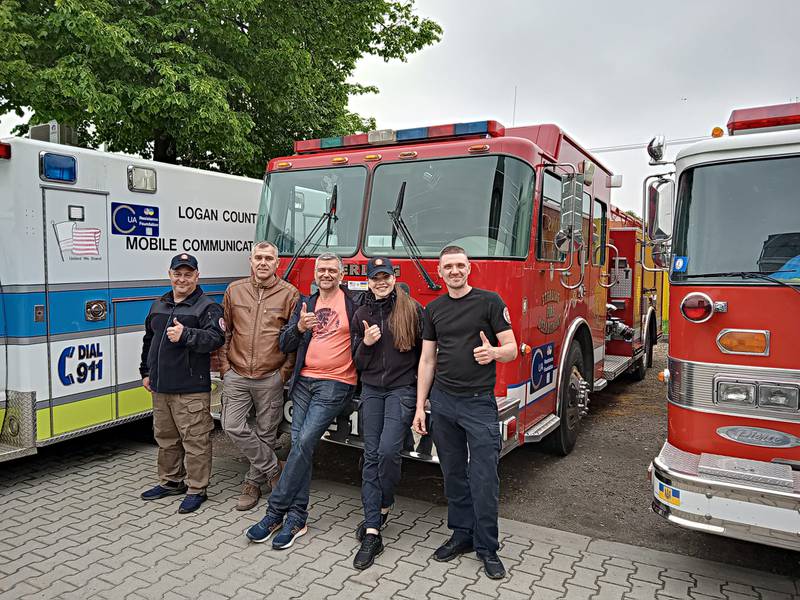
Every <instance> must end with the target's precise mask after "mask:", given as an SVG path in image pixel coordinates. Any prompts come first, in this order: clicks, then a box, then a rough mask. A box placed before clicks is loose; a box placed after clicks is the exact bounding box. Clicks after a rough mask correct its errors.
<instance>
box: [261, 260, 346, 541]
mask: <svg viewBox="0 0 800 600" xmlns="http://www.w3.org/2000/svg"><path fill="white" fill-rule="evenodd" d="M342 277H343V272H342V261H341V259H340V258H339V257H338V256H336V255H335V254H331V253H324V254H321V255H320V256H318V257H317V259H316V261H315V264H314V281H315V282H316V284H317V287H318V288H319V291H318V292H316V293H315V294H312V295H311V296H310V297H305V296H303V297H301V298H300V301H299V302H298V303H297V308H296V309H295V312H294V314H293V315H292V318H291V319H289V322H288V323H287V324H286V325H284V326H283V327H282V328H281V338H280V349H281V352H284V353H287V354H288V353H290V352H297V360H296V361H295V365H294V374H293V375H292V378H291V380H290V381H289V397H290V398H291V400H292V450H291V452H290V453H289V457H288V458H287V460H286V466H285V467H284V468H283V473H282V474H281V478H280V480H279V481H278V485H277V486H276V487H275V488H274V489H273V490H272V493H271V494H270V496H269V506H268V507H267V515H266V516H265V517H264V518H263V519H261V521H259V522H258V523H256V524H255V525H253V526H252V527H251V528H250V529H248V530H247V534H246V535H247V537H248V539H250V540H251V541H253V542H257V543H261V542H266V541H267V540H268V539H270V538H271V537H272V536H273V534H274V535H275V537H274V539H273V540H272V547H273V548H274V549H276V550H283V549H286V548H289V547H290V546H291V545H292V544H293V543H294V541H295V540H296V539H297V538H298V537H300V536H301V535H304V534H305V533H306V531H307V527H306V520H307V519H308V502H309V493H310V489H311V467H312V464H313V457H314V450H315V449H316V447H317V445H318V444H319V440H320V437H321V436H322V434H323V433H325V430H326V429H327V428H328V427H329V426H330V424H331V422H332V421H333V419H335V418H336V416H337V415H339V414H340V413H341V412H342V410H343V409H344V408H345V406H346V405H347V403H348V402H349V401H350V398H351V397H352V395H353V392H354V391H355V386H356V380H357V376H356V369H355V366H354V364H353V358H352V348H353V336H352V333H351V330H350V323H351V322H352V321H353V315H354V314H355V311H356V308H357V306H358V305H357V300H356V299H354V298H353V297H352V296H351V295H350V293H349V292H348V291H347V290H346V289H344V288H342V287H340V285H339V284H340V283H341V281H342Z"/></svg>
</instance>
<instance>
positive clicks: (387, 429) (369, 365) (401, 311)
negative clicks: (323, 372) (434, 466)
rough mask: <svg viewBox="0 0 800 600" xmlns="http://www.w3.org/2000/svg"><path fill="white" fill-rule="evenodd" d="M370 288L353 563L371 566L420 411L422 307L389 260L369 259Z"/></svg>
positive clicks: (361, 325)
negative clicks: (360, 516) (359, 514)
mask: <svg viewBox="0 0 800 600" xmlns="http://www.w3.org/2000/svg"><path fill="white" fill-rule="evenodd" d="M367 278H368V284H367V285H368V286H369V291H368V292H367V293H366V295H365V299H364V304H363V305H362V306H361V307H359V308H358V310H357V311H356V313H355V315H353V321H352V323H351V329H352V330H353V334H354V335H353V360H354V362H355V365H356V369H357V370H358V372H359V375H360V377H361V386H362V387H361V435H362V437H363V440H364V468H363V471H362V474H361V499H362V502H363V504H364V521H362V522H361V523H360V524H359V526H358V528H357V529H356V538H357V539H358V541H359V542H361V548H360V549H359V550H358V552H357V553H356V556H355V559H354V560H353V566H354V567H355V568H356V569H366V568H368V567H370V566H371V565H372V563H373V562H374V560H375V557H376V556H378V555H379V554H380V553H381V552H383V540H382V538H381V534H380V530H381V529H383V527H384V526H385V525H386V521H387V519H388V518H389V510H390V509H391V507H392V504H394V488H395V486H396V485H397V482H398V481H400V466H401V461H402V459H401V457H400V451H401V450H402V448H403V442H404V440H405V439H406V435H407V434H408V432H409V428H410V426H411V421H412V419H413V418H414V412H415V409H416V398H417V396H416V394H417V365H418V363H419V356H420V351H421V348H422V307H421V306H420V305H419V304H418V303H417V302H416V301H414V300H413V299H412V298H411V297H410V296H409V295H408V294H407V293H406V292H405V291H403V290H402V289H401V288H400V287H398V286H396V285H395V284H396V279H395V276H394V268H393V267H392V263H391V261H390V260H389V259H388V258H382V257H376V258H371V259H370V260H369V262H368V263H367Z"/></svg>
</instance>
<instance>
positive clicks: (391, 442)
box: [361, 383, 417, 529]
mask: <svg viewBox="0 0 800 600" xmlns="http://www.w3.org/2000/svg"><path fill="white" fill-rule="evenodd" d="M416 404H417V388H416V386H413V385H411V386H405V387H400V388H395V389H387V388H382V387H375V386H371V385H367V384H366V383H364V384H362V386H361V437H362V438H363V440H364V468H363V470H362V471H361V501H362V503H363V504H364V523H365V525H366V527H368V528H370V527H371V528H374V529H380V527H381V508H388V507H389V506H391V505H392V504H394V488H395V486H396V485H397V482H399V481H400V469H401V465H402V458H400V450H402V449H403V443H404V442H405V439H406V433H408V431H409V428H410V427H411V421H412V420H413V419H414V412H415V410H416Z"/></svg>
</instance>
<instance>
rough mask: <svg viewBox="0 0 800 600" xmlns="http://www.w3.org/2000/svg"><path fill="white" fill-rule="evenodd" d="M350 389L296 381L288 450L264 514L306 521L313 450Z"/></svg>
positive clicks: (337, 384) (329, 383)
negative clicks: (290, 445)
mask: <svg viewBox="0 0 800 600" xmlns="http://www.w3.org/2000/svg"><path fill="white" fill-rule="evenodd" d="M354 390H355V386H352V385H349V384H347V383H342V382H341V381H333V380H330V379H312V378H310V377H298V378H297V382H296V383H295V385H294V389H293V390H292V449H291V451H290V452H289V457H288V459H287V461H286V466H285V467H284V468H283V473H282V474H281V478H280V479H279V480H278V485H277V486H276V487H275V489H274V490H272V493H271V494H270V496H269V503H268V506H267V514H268V515H271V516H274V517H283V516H284V515H287V514H288V515H289V516H290V517H293V518H294V519H295V520H297V521H299V522H301V523H305V522H306V519H308V499H309V492H310V490H311V467H312V466H313V462H314V450H315V449H316V448H317V446H318V445H319V441H320V438H321V437H322V434H323V433H325V430H326V429H328V427H329V426H330V424H331V422H333V420H334V419H335V418H336V416H337V415H338V414H339V413H341V412H342V410H343V409H344V407H345V405H346V404H347V403H348V402H349V401H350V397H351V396H352V394H353V391H354Z"/></svg>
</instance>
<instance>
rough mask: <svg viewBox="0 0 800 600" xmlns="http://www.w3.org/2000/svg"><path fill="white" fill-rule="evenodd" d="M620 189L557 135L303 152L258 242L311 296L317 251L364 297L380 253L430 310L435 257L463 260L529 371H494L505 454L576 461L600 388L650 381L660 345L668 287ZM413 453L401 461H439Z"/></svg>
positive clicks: (343, 435)
mask: <svg viewBox="0 0 800 600" xmlns="http://www.w3.org/2000/svg"><path fill="white" fill-rule="evenodd" d="M619 185H621V177H620V176H615V175H613V174H612V173H611V172H610V171H609V170H608V169H607V168H605V167H604V166H603V165H602V164H601V163H600V162H599V161H598V160H597V159H596V158H595V157H593V156H591V155H590V154H589V153H588V152H587V151H586V150H584V149H583V148H582V147H581V146H580V145H579V144H578V143H577V142H576V141H575V140H574V139H573V138H572V137H570V136H569V135H567V134H566V133H565V132H564V131H562V130H561V129H560V128H559V127H558V126H556V125H533V126H528V127H515V128H505V127H503V126H502V125H501V124H500V123H498V122H496V121H480V122H472V123H459V124H451V125H441V126H432V127H420V128H415V129H404V130H380V131H373V132H370V133H368V134H358V135H350V136H344V137H336V138H325V139H315V140H303V141H298V142H295V154H294V155H293V156H289V157H285V158H277V159H274V160H271V161H270V162H269V165H268V169H267V176H266V182H265V187H264V192H263V197H262V202H261V208H260V212H259V223H258V229H257V234H256V237H257V239H259V240H262V239H266V240H270V241H272V242H274V243H275V244H277V246H278V248H279V250H280V254H281V256H282V257H284V259H283V260H284V262H283V265H285V273H283V275H284V276H285V277H286V278H287V279H288V280H289V281H290V282H291V283H293V284H294V285H295V286H297V287H298V289H300V291H301V292H303V293H308V292H309V289H310V288H311V286H312V284H313V269H314V259H313V257H314V256H317V255H319V254H320V253H321V252H323V251H328V252H335V253H336V254H338V255H339V256H341V257H343V259H344V263H345V265H344V268H345V284H346V285H347V287H348V288H349V289H351V290H366V289H367V287H366V284H367V280H366V271H365V269H366V262H367V259H368V258H369V257H370V256H389V257H391V258H392V261H393V262H394V264H395V265H396V270H397V276H398V281H399V282H401V283H402V284H404V285H407V286H408V288H409V291H410V293H411V296H412V297H413V298H415V299H416V300H417V301H419V302H420V303H421V304H423V305H425V304H427V303H428V302H430V301H431V300H433V299H434V298H436V297H437V296H439V295H440V294H443V293H446V290H445V289H444V288H443V282H442V281H441V280H440V279H439V277H438V275H437V270H436V267H437V260H438V255H439V251H440V250H441V249H442V248H443V247H444V246H447V245H453V244H454V245H459V246H462V247H463V248H465V249H466V251H467V253H468V254H469V257H470V259H471V262H472V274H471V276H470V283H471V284H472V285H473V286H475V287H480V288H485V289H490V290H494V291H496V292H498V293H499V294H500V296H501V297H502V298H503V299H504V300H505V302H506V303H507V305H508V308H509V312H510V316H511V321H512V325H513V329H514V333H515V335H516V338H517V340H518V342H519V343H520V357H519V359H518V360H516V361H513V362H512V363H509V364H502V365H498V367H497V386H496V388H495V394H496V396H497V403H498V412H499V417H500V422H501V427H502V438H503V440H504V446H503V453H506V452H508V451H510V450H512V449H513V448H515V447H517V446H519V445H521V444H524V443H527V442H538V441H540V440H544V439H548V440H549V442H550V443H551V444H552V446H553V448H554V449H555V450H556V451H557V452H558V453H561V454H567V453H569V452H570V451H571V450H572V448H573V446H574V445H575V441H576V438H577V435H578V426H579V422H580V419H581V416H582V415H583V414H584V413H585V412H586V411H587V409H588V405H589V394H590V392H592V391H593V390H601V389H603V388H604V387H605V386H606V385H607V384H608V382H609V381H610V380H612V379H614V378H616V377H619V376H620V375H622V374H624V373H626V372H632V373H633V374H634V375H638V376H639V377H641V376H643V373H644V369H645V368H646V367H647V366H649V364H650V361H651V357H652V347H653V346H654V345H655V344H656V343H657V341H658V338H659V334H660V319H659V310H658V307H659V303H658V293H659V290H658V287H659V286H658V285H657V283H656V282H657V281H660V279H659V278H657V277H656V276H655V274H653V273H648V272H646V271H644V270H643V269H642V268H641V259H640V256H641V241H642V234H641V224H640V222H639V221H638V220H637V219H634V218H633V217H630V216H629V215H626V214H624V213H622V212H620V211H618V210H617V209H615V208H614V207H613V206H612V205H611V199H610V196H611V189H612V188H614V187H618V186H619ZM356 404H357V403H356ZM285 415H286V418H287V420H288V419H291V403H290V402H289V401H287V405H286V410H285ZM332 429H333V430H332V431H330V432H329V433H328V434H327V437H328V439H329V440H330V441H335V442H340V443H346V444H353V445H357V446H360V445H361V442H360V438H359V435H358V418H357V411H355V412H353V413H352V414H351V415H349V416H343V417H342V418H341V419H339V421H338V422H337V423H336V424H335V425H334V427H333V428H332ZM417 442H418V443H417V444H416V445H415V446H413V447H412V446H411V445H409V447H408V448H407V449H406V452H405V454H406V455H407V456H410V457H414V458H418V459H421V460H436V457H435V448H431V446H430V445H429V444H426V441H425V440H417Z"/></svg>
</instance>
